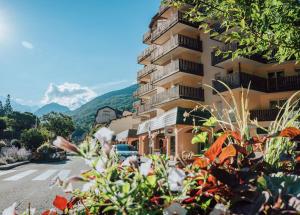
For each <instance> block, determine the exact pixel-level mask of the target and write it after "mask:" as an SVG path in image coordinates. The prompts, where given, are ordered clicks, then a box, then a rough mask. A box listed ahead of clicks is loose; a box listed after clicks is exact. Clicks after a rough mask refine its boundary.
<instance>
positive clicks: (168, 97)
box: [151, 86, 204, 106]
mask: <svg viewBox="0 0 300 215" xmlns="http://www.w3.org/2000/svg"><path fill="white" fill-rule="evenodd" d="M175 99H189V100H195V101H204V90H203V89H202V88H193V87H186V86H176V87H173V88H171V89H169V90H166V91H165V92H162V93H159V94H156V95H154V96H153V97H152V98H151V102H152V104H153V105H154V106H155V105H158V104H161V103H166V102H169V101H172V100H175Z"/></svg>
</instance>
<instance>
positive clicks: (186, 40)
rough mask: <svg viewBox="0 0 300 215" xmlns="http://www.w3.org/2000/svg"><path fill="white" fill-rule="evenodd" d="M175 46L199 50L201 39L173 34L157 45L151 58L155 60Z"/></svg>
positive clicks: (200, 49) (200, 48)
mask: <svg viewBox="0 0 300 215" xmlns="http://www.w3.org/2000/svg"><path fill="white" fill-rule="evenodd" d="M177 47H184V48H187V49H191V50H195V51H200V52H201V51H202V41H201V40H199V39H194V38H190V37H187V36H183V35H180V34H177V35H175V36H173V37H172V38H171V39H170V40H168V41H167V42H166V43H165V44H163V45H161V46H159V47H157V48H156V49H155V50H154V51H153V52H152V54H151V60H152V61H155V60H157V59H159V58H160V57H162V56H164V55H165V54H167V53H169V52H170V51H172V50H173V49H175V48H177Z"/></svg>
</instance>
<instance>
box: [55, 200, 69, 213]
mask: <svg viewBox="0 0 300 215" xmlns="http://www.w3.org/2000/svg"><path fill="white" fill-rule="evenodd" d="M53 205H54V206H55V207H56V208H57V209H59V210H61V211H64V210H65V209H66V208H67V206H68V200H67V199H66V198H65V197H63V196H56V197H55V199H54V201H53Z"/></svg>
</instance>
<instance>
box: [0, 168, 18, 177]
mask: <svg viewBox="0 0 300 215" xmlns="http://www.w3.org/2000/svg"><path fill="white" fill-rule="evenodd" d="M15 171H17V170H13V169H12V170H5V171H0V176H2V175H6V174H9V173H13V172H15Z"/></svg>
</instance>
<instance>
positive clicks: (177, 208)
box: [163, 203, 187, 215]
mask: <svg viewBox="0 0 300 215" xmlns="http://www.w3.org/2000/svg"><path fill="white" fill-rule="evenodd" d="M163 214H164V215H174V214H176V215H185V214H187V210H186V209H185V208H183V207H182V206H181V205H180V204H178V203H173V204H171V205H170V206H169V207H168V208H166V209H165V210H164V211H163Z"/></svg>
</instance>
